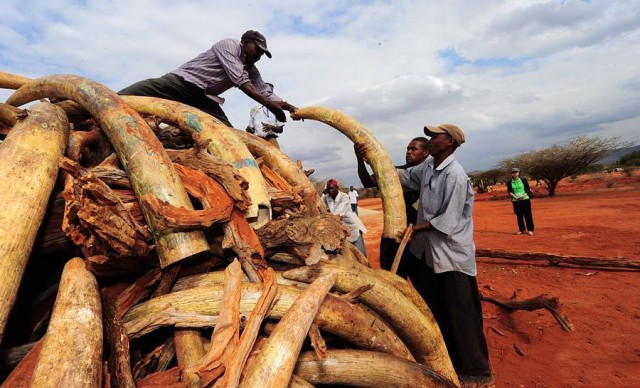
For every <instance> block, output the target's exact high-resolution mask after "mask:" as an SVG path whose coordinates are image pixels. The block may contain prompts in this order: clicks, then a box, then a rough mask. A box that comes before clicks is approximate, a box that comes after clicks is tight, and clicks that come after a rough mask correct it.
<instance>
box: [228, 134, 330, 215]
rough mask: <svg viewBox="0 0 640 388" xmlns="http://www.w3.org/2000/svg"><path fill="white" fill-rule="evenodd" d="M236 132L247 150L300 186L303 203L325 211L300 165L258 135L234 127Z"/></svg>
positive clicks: (315, 210)
mask: <svg viewBox="0 0 640 388" xmlns="http://www.w3.org/2000/svg"><path fill="white" fill-rule="evenodd" d="M235 132H236V134H237V135H238V136H239V137H240V138H241V139H242V141H243V142H244V144H245V145H246V146H247V148H249V151H251V153H252V154H253V155H254V156H255V157H260V158H262V159H263V160H264V163H265V164H266V165H267V166H269V168H271V169H273V171H275V172H277V173H278V174H279V175H280V176H281V177H283V178H284V179H285V180H286V181H287V182H288V183H289V184H290V185H291V186H294V187H296V186H298V187H302V190H303V191H302V198H303V200H304V201H305V204H306V205H307V206H308V207H309V208H311V209H313V213H312V214H315V213H326V211H327V209H326V208H327V207H326V205H325V204H324V203H323V202H322V199H321V198H320V195H319V194H318V191H317V190H316V187H315V186H314V185H313V182H311V180H310V179H309V177H307V176H306V175H305V173H304V172H303V171H302V169H301V168H300V167H298V165H297V164H295V163H294V162H293V161H292V160H291V159H289V156H287V154H285V153H284V152H282V151H280V150H279V149H277V148H276V147H273V146H272V145H271V144H269V143H268V142H267V141H265V140H263V139H260V138H259V137H258V136H255V135H252V134H250V133H247V132H246V131H241V130H239V129H236V131H235Z"/></svg>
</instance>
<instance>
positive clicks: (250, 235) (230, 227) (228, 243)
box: [222, 210, 264, 282]
mask: <svg viewBox="0 0 640 388" xmlns="http://www.w3.org/2000/svg"><path fill="white" fill-rule="evenodd" d="M222 248H224V249H233V251H234V252H235V253H236V254H237V255H238V257H239V258H240V263H241V264H242V268H243V269H244V270H245V273H246V274H247V276H248V277H249V279H250V280H251V281H252V282H258V281H261V279H260V276H259V274H258V273H257V272H256V266H255V262H258V263H259V265H263V264H264V249H263V248H262V244H261V243H260V240H259V239H258V236H257V234H256V232H255V231H254V230H253V228H251V226H250V225H249V223H248V222H247V220H246V218H245V217H243V215H242V214H241V213H240V212H239V211H237V210H234V211H233V212H232V213H231V220H229V222H227V223H226V224H225V225H224V239H223V240H222Z"/></svg>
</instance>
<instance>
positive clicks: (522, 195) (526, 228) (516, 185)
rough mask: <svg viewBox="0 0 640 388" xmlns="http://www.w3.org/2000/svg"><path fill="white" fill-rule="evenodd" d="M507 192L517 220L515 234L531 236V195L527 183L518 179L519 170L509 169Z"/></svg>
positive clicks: (515, 168)
mask: <svg viewBox="0 0 640 388" xmlns="http://www.w3.org/2000/svg"><path fill="white" fill-rule="evenodd" d="M507 191H508V192H509V194H510V196H511V203H512V204H513V212H514V213H515V214H516V218H517V219H518V231H517V232H516V234H524V233H527V234H528V235H529V236H533V229H534V225H533V213H532V212H531V198H533V194H532V193H531V189H530V188H529V182H527V180H526V179H521V178H520V169H519V168H517V167H514V168H512V169H511V180H510V181H508V182H507Z"/></svg>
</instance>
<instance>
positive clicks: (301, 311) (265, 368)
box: [240, 274, 338, 388]
mask: <svg viewBox="0 0 640 388" xmlns="http://www.w3.org/2000/svg"><path fill="white" fill-rule="evenodd" d="M337 277H338V275H337V274H328V275H326V276H322V277H319V278H318V279H316V280H315V281H314V282H313V283H311V284H310V285H309V287H308V288H307V289H305V290H304V291H303V292H302V293H301V294H300V296H299V297H298V298H297V299H296V300H295V301H294V302H293V304H292V305H291V307H290V308H289V310H288V311H287V312H286V313H285V315H284V316H283V317H282V318H281V319H280V322H279V323H278V326H276V329H275V330H274V332H273V333H271V335H270V336H269V339H268V340H267V343H266V344H265V345H264V347H263V348H262V350H261V351H260V354H258V357H257V358H256V359H255V361H254V363H253V365H252V366H251V368H250V369H249V371H248V372H247V375H246V376H245V378H244V379H243V380H242V381H241V383H240V387H244V388H251V387H256V386H259V385H264V386H267V387H274V388H285V387H287V386H288V385H289V380H290V379H291V374H292V373H293V368H294V367H295V364H296V360H297V358H298V354H300V350H301V349H302V343H303V341H304V339H305V338H306V336H307V333H308V332H309V327H310V326H311V323H313V320H314V318H315V316H316V314H317V313H318V309H319V308H320V305H321V304H322V302H323V300H324V298H325V297H326V296H327V294H328V293H329V290H330V289H331V287H333V284H334V283H335V282H336V278H337Z"/></svg>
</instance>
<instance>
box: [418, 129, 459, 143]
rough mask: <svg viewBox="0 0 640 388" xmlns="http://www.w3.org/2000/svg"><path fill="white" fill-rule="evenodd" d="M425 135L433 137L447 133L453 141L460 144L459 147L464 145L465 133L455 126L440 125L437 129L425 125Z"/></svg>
mask: <svg viewBox="0 0 640 388" xmlns="http://www.w3.org/2000/svg"><path fill="white" fill-rule="evenodd" d="M424 133H425V135H427V136H432V135H433V134H436V133H447V134H449V136H451V138H452V139H453V140H455V141H456V143H458V145H460V144H462V143H464V131H462V128H459V127H457V126H455V125H453V124H440V125H438V126H437V127H432V126H429V125H425V126H424Z"/></svg>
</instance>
